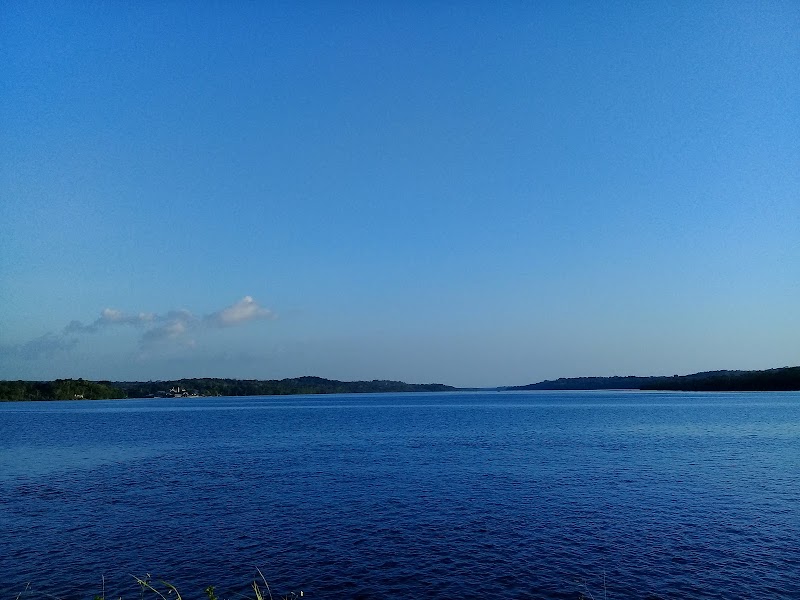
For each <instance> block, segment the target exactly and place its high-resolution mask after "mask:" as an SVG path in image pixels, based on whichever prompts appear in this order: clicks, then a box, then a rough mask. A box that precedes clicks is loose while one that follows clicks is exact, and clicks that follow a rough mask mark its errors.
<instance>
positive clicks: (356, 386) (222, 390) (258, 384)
mask: <svg viewBox="0 0 800 600" xmlns="http://www.w3.org/2000/svg"><path fill="white" fill-rule="evenodd" d="M114 385H115V386H117V387H119V388H120V389H121V390H123V391H124V392H125V393H126V394H127V396H128V397H129V398H145V397H147V396H159V395H163V394H164V393H166V394H169V390H170V389H174V388H178V387H179V388H181V389H184V390H186V391H188V392H189V393H190V394H191V393H194V394H197V395H200V396H281V395H287V394H361V393H380V392H447V391H452V390H455V389H456V388H454V387H451V386H449V385H442V384H440V383H429V384H416V383H405V382H403V381H384V380H377V379H376V380H374V381H337V380H335V379H324V378H322V377H295V378H293V379H269V380H260V379H212V378H202V379H176V380H174V381H148V382H141V381H117V382H114Z"/></svg>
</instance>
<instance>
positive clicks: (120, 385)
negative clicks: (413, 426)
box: [0, 367, 800, 401]
mask: <svg viewBox="0 0 800 600" xmlns="http://www.w3.org/2000/svg"><path fill="white" fill-rule="evenodd" d="M478 389H484V390H487V391H489V390H497V391H533V390H551V391H557V390H563V391H569V390H571V391H576V390H661V391H682V392H778V391H799V390H800V367H782V368H778V369H766V370H762V371H705V372H702V373H693V374H691V375H673V376H672V377H666V376H651V377H637V376H628V377H619V376H613V377H562V378H560V379H554V380H546V381H540V382H539V383H531V384H529V385H521V386H507V387H491V388H457V387H453V386H449V385H444V384H441V383H428V384H417V383H405V382H403V381H387V380H377V379H376V380H373V381H338V380H335V379H324V378H322V377H295V378H291V379H269V380H259V379H224V378H194V379H192V378H189V379H175V380H169V381H146V382H144V381H89V380H84V379H56V380H55V381H21V380H20V381H0V401H29V400H30V401H36V400H40V401H49V400H103V399H121V398H184V397H195V396H283V395H297V394H364V393H367V394H369V393H371V394H375V393H399V392H456V391H475V390H478Z"/></svg>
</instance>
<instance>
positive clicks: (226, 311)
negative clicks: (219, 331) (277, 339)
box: [205, 296, 273, 327]
mask: <svg viewBox="0 0 800 600" xmlns="http://www.w3.org/2000/svg"><path fill="white" fill-rule="evenodd" d="M272 317H273V314H272V311H271V310H269V309H266V308H263V307H261V306H259V305H258V303H257V302H256V301H255V300H253V297H252V296H245V297H244V298H242V299H241V300H239V301H238V302H237V303H236V304H232V305H231V306H229V307H227V308H223V309H222V310H219V311H217V312H214V313H211V314H210V315H208V316H207V317H206V318H205V321H206V323H208V324H209V325H211V326H215V327H232V326H234V325H239V324H241V323H247V322H248V321H254V320H256V319H270V318H272Z"/></svg>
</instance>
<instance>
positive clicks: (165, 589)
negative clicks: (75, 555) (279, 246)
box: [14, 569, 303, 600]
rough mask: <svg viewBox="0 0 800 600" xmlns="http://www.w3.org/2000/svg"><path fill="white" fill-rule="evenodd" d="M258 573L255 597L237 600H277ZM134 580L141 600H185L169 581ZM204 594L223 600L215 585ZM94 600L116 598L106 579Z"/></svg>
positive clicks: (19, 599)
mask: <svg viewBox="0 0 800 600" xmlns="http://www.w3.org/2000/svg"><path fill="white" fill-rule="evenodd" d="M256 570H257V571H258V575H259V577H260V580H261V583H259V581H258V580H254V581H253V583H252V584H251V585H250V587H251V589H252V593H253V596H252V597H251V596H245V595H243V594H238V593H236V594H234V597H235V598H236V599H237V600H276V598H275V597H273V595H272V590H270V587H269V583H267V580H266V578H265V577H264V574H263V573H262V572H261V570H260V569H256ZM131 577H132V578H133V580H134V581H135V582H136V584H137V585H138V586H139V600H145V598H150V600H154V597H155V598H156V599H160V600H183V597H182V596H181V593H180V591H179V590H178V588H177V587H175V586H174V585H172V584H171V583H169V582H168V581H163V580H154V579H153V578H152V576H151V575H150V574H147V575H145V576H144V577H137V576H136V575H131ZM203 592H204V593H205V595H206V598H207V599H208V600H223V599H222V598H220V597H218V596H217V594H216V592H215V588H214V586H213V585H210V586H208V587H206V588H205V589H204V590H203ZM32 595H35V596H37V597H39V596H42V594H35V593H34V592H33V591H32V590H31V584H30V583H29V584H27V585H26V586H25V589H24V590H22V591H21V592H19V593H18V594H17V596H16V598H15V599H14V600H27V598H28V597H30V596H32ZM44 596H45V597H47V598H51V599H52V600H61V599H60V598H58V597H57V596H53V595H50V594H44ZM302 597H303V591H302V590H300V591H299V592H289V593H288V594H286V595H284V596H279V597H278V599H279V600H297V599H298V598H302ZM93 600H114V598H106V591H105V578H103V580H102V588H101V592H100V593H99V594H96V595H95V596H94V598H93ZM118 600H122V597H119V598H118Z"/></svg>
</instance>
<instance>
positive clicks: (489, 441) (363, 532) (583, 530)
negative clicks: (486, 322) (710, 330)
mask: <svg viewBox="0 0 800 600" xmlns="http://www.w3.org/2000/svg"><path fill="white" fill-rule="evenodd" d="M256 566H257V567H259V568H261V570H262V571H263V572H264V574H265V576H266V577H267V579H268V580H269V582H270V585H271V587H272V590H273V592H274V593H275V594H276V597H277V596H278V595H283V594H285V593H287V592H289V591H292V590H295V591H297V590H301V589H302V590H304V592H305V596H306V597H308V598H312V599H313V598H320V599H332V598H336V599H349V598H409V599H411V598H413V599H415V600H418V599H420V598H450V599H454V598H481V599H484V598H490V597H500V598H504V599H508V598H543V599H550V598H572V599H576V598H578V597H579V595H580V593H581V592H582V591H584V592H585V591H589V592H591V593H592V594H593V595H594V597H595V598H598V600H599V598H602V597H603V577H604V576H605V581H606V592H607V595H608V598H612V599H619V598H725V599H729V598H771V599H775V598H793V599H796V598H800V394H796V393H770V394H683V393H680V394H679V393H640V392H577V393H565V392H533V393H519V392H517V393H468V394H457V393H453V394H397V395H352V396H351V395H341V396H293V397H265V398H213V399H212V398H198V399H183V400H126V401H111V402H91V401H78V402H58V403H0V598H3V599H7V598H12V599H13V598H14V597H15V596H16V593H17V592H19V591H22V590H23V588H24V586H25V584H26V583H27V582H31V586H32V590H34V591H35V592H36V593H33V592H31V593H29V594H28V596H27V597H42V595H43V594H52V595H55V596H58V597H59V598H64V599H68V600H69V599H72V598H90V597H92V596H93V595H94V594H96V593H99V592H100V588H101V580H102V578H103V577H105V586H106V593H107V597H111V596H112V595H116V596H119V595H120V594H121V595H122V596H123V598H133V599H135V598H138V592H137V588H136V585H135V583H134V582H133V580H132V579H131V577H130V574H136V575H144V574H145V573H151V574H153V575H154V576H158V577H163V578H166V579H168V580H169V581H171V582H173V583H175V584H177V585H178V586H179V588H180V589H181V590H182V592H183V594H184V598H187V599H191V598H199V597H200V596H202V589H203V588H204V587H205V586H206V585H209V584H215V585H216V586H217V592H218V593H220V594H221V595H222V596H224V597H229V598H236V597H237V594H239V593H246V592H247V589H246V588H247V585H248V583H249V582H250V581H252V578H253V577H254V576H255V575H257V573H256V571H255V567H256ZM584 586H585V587H584Z"/></svg>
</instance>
